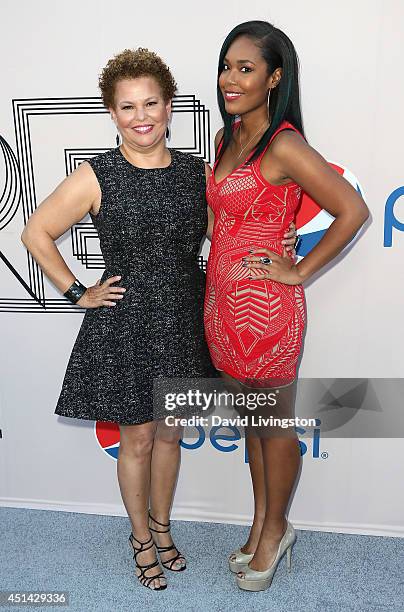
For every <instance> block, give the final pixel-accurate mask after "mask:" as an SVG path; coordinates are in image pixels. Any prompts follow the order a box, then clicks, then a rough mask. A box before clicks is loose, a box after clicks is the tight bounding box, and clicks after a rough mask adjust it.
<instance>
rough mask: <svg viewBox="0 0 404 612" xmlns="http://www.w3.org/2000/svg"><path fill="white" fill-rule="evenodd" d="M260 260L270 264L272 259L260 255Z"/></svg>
mask: <svg viewBox="0 0 404 612" xmlns="http://www.w3.org/2000/svg"><path fill="white" fill-rule="evenodd" d="M260 262H261V263H262V264H265V265H270V264H271V263H272V259H270V258H269V257H260Z"/></svg>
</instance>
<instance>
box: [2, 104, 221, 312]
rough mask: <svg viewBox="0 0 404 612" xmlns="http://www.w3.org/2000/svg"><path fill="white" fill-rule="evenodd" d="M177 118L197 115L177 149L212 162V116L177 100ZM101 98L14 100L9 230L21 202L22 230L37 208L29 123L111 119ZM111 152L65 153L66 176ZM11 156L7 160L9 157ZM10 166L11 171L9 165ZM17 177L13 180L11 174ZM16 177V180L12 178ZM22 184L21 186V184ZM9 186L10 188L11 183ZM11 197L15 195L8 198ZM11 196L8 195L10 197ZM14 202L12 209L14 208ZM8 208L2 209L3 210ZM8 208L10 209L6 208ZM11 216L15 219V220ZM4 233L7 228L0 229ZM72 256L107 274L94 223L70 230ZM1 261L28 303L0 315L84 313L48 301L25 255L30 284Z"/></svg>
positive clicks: (6, 305) (6, 200)
mask: <svg viewBox="0 0 404 612" xmlns="http://www.w3.org/2000/svg"><path fill="white" fill-rule="evenodd" d="M172 110H173V113H192V115H193V141H192V143H191V146H177V147H176V148H177V149H179V150H181V151H187V152H189V153H192V154H193V155H195V156H197V157H202V158H203V159H205V161H207V162H210V159H211V158H210V147H209V143H210V113H209V110H208V109H206V107H205V105H203V104H201V102H200V101H199V100H197V99H196V97H195V96H194V95H180V96H176V97H175V98H174V99H173V103H172ZM107 112H108V111H107V110H106V109H105V108H104V106H103V104H102V101H101V98H98V97H74V98H27V99H19V100H13V117H14V128H15V138H16V144H17V156H18V162H17V159H16V157H15V155H14V154H13V151H12V149H11V147H10V146H9V145H8V144H7V143H6V141H5V140H4V139H2V138H1V136H0V139H1V140H0V146H1V147H2V149H3V154H4V157H5V159H7V161H6V168H7V169H8V170H7V171H8V174H7V171H6V187H5V189H4V192H3V195H2V196H1V198H0V215H1V213H2V211H3V209H6V216H5V217H4V218H5V219H7V221H6V223H5V224H6V225H7V224H8V223H9V222H10V221H11V220H12V218H13V217H14V216H15V214H16V212H17V209H18V205H19V203H20V201H22V213H23V219H24V224H26V223H27V220H28V218H29V216H30V215H31V214H32V213H33V212H34V210H35V209H36V207H37V197H36V189H35V175H34V163H33V153H32V143H31V131H30V118H31V117H33V116H38V115H39V116H46V115H85V114H107ZM104 150H107V149H66V150H65V151H64V153H65V170H66V175H68V174H70V172H72V171H73V170H74V169H75V168H76V167H77V166H78V165H79V164H80V163H81V162H82V161H84V160H86V159H89V158H90V157H93V156H94V155H97V154H98V153H100V152H102V151H104ZM6 156H7V157H6ZM7 164H8V165H7ZM12 171H13V174H11V173H12ZM11 177H14V178H11ZM17 179H18V180H17ZM7 181H8V182H7ZM9 191H10V194H13V196H12V197H11V195H10V194H9ZM8 194H9V195H8ZM10 198H11V205H10ZM3 204H4V205H3ZM7 206H8V208H7ZM11 215H12V216H11ZM2 219H3V217H2V216H0V230H1V229H2V228H3V227H5V225H3V226H2V225H1V220H2ZM70 234H71V244H72V255H73V256H74V257H75V258H76V259H77V260H78V261H80V262H81V263H82V264H83V266H84V267H85V268H87V269H103V268H104V261H103V257H102V254H101V253H100V252H97V251H95V250H94V249H93V248H91V247H93V246H95V241H94V239H97V242H98V235H97V231H96V230H95V228H94V226H93V224H92V223H88V222H85V221H83V222H80V223H78V224H76V225H75V226H73V227H72V228H71V230H70ZM0 259H1V260H2V261H3V263H5V264H6V266H7V267H8V268H9V270H10V271H11V272H12V273H13V274H14V276H15V277H16V278H17V280H18V281H19V282H20V283H21V285H22V286H23V287H24V289H25V290H26V291H27V293H28V295H29V296H30V297H28V298H26V299H19V298H0V311H5V312H82V311H83V309H82V308H80V307H77V306H74V305H73V304H70V302H68V301H67V300H66V299H65V298H63V297H61V298H60V299H51V298H47V297H46V295H45V285H44V277H43V273H42V270H41V269H40V267H39V266H38V264H37V263H36V261H35V260H34V259H33V257H32V256H31V254H30V253H28V252H27V263H28V284H27V283H26V282H25V281H24V279H23V278H22V277H21V276H20V274H19V273H18V272H17V270H16V269H15V268H14V267H13V266H12V264H11V262H10V261H9V260H8V259H7V258H6V257H5V255H4V254H2V253H0ZM199 263H200V266H201V268H202V269H204V270H205V269H206V261H205V260H204V259H203V257H202V256H200V257H199Z"/></svg>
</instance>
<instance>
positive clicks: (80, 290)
mask: <svg viewBox="0 0 404 612" xmlns="http://www.w3.org/2000/svg"><path fill="white" fill-rule="evenodd" d="M86 291H87V287H85V286H84V285H82V284H81V282H80V281H79V280H77V278H76V280H75V281H74V283H73V285H72V286H71V287H69V289H68V290H67V291H66V293H64V294H63V295H64V296H65V297H66V298H67V299H68V300H70V301H71V302H72V304H77V302H78V301H79V299H80V298H81V296H82V295H83V294H84V293H85V292H86Z"/></svg>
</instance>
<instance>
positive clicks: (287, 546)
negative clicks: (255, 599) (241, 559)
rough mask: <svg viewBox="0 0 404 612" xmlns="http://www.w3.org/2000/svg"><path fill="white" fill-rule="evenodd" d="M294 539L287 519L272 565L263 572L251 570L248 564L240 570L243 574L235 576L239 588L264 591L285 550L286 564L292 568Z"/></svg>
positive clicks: (294, 535)
mask: <svg viewBox="0 0 404 612" xmlns="http://www.w3.org/2000/svg"><path fill="white" fill-rule="evenodd" d="M295 541H296V533H295V530H294V529H293V525H292V524H291V523H289V521H287V527H286V531H285V533H284V534H283V537H282V539H281V541H280V542H279V546H278V551H277V553H276V557H275V559H274V560H273V563H272V565H271V566H270V567H269V568H268V569H266V570H264V571H263V572H259V571H257V570H253V569H251V568H250V567H248V566H247V568H246V569H245V570H241V571H242V572H244V576H243V577H241V576H237V584H238V586H239V587H240V589H244V590H245V591H264V590H265V589H267V588H268V587H269V586H270V585H271V582H272V578H273V576H274V574H275V571H276V568H277V567H278V563H279V561H280V560H281V559H282V557H283V555H284V554H285V552H286V553H287V566H288V570H289V571H290V570H291V568H292V547H293V544H294V543H295Z"/></svg>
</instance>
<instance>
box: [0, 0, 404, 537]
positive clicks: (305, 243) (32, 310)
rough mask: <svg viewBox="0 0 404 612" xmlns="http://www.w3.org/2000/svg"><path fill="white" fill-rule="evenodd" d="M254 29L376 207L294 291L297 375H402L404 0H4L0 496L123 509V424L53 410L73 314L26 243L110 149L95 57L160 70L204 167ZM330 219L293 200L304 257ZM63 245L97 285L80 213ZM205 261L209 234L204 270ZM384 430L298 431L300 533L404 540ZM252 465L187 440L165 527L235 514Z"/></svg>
mask: <svg viewBox="0 0 404 612" xmlns="http://www.w3.org/2000/svg"><path fill="white" fill-rule="evenodd" d="M250 19H265V20H267V21H270V22H272V23H274V25H276V26H277V27H279V28H281V29H283V30H284V31H285V32H286V33H287V34H288V35H289V36H290V38H291V39H292V41H293V42H294V44H295V47H296V49H297V52H298V55H299V57H300V63H301V93H302V109H303V119H304V126H305V131H306V135H307V138H308V141H309V143H310V144H311V145H312V146H313V147H314V148H316V149H317V150H318V151H319V152H320V153H321V154H322V155H323V156H324V157H325V158H326V159H327V160H328V161H329V163H330V164H332V165H333V167H334V168H335V170H336V171H337V172H340V173H341V174H342V175H343V176H345V178H346V179H347V180H349V181H350V182H351V184H352V185H353V186H354V187H355V189H357V190H358V191H359V192H360V193H362V195H363V197H364V198H365V200H366V202H367V204H368V206H369V208H370V211H371V218H370V219H369V220H368V221H367V223H366V225H365V227H364V228H363V230H362V231H361V232H360V234H359V235H358V236H357V237H356V238H355V240H354V241H353V242H352V243H351V244H350V245H349V246H348V248H346V249H345V251H344V252H343V254H342V255H341V256H339V257H338V258H337V260H336V261H335V262H333V263H332V264H330V265H328V266H327V267H326V269H324V270H322V271H321V273H318V274H317V275H316V277H315V278H313V279H311V280H310V281H309V282H308V283H307V286H306V299H307V309H308V327H307V333H306V337H305V345H304V354H303V358H302V361H301V366H300V377H301V378H326V379H336V380H337V379H340V378H344V379H348V378H353V379H364V380H366V379H368V378H373V379H384V378H401V377H402V376H403V365H404V357H403V351H402V347H403V344H404V332H403V329H404V324H403V314H402V313H403V312H404V288H403V263H402V262H403V260H404V258H403V255H404V176H403V170H402V168H403V166H402V143H403V141H404V123H403V121H402V118H401V113H402V100H403V94H404V85H403V82H402V79H398V78H397V75H398V74H400V68H401V66H402V61H403V59H404V57H403V56H404V52H403V50H402V46H401V44H400V40H399V38H400V37H399V31H398V25H397V24H399V23H402V22H403V19H404V6H403V5H401V4H400V3H398V2H395V1H394V0H387V1H385V2H383V3H381V2H378V1H377V2H376V1H374V2H368V1H365V0H361V1H358V2H355V3H354V4H352V3H350V2H348V0H342V1H341V2H339V3H338V4H337V5H331V4H330V3H324V2H321V1H320V0H307V2H305V3H303V4H302V3H300V2H298V1H297V0H294V1H290V2H288V3H284V2H281V1H278V0H275V1H274V2H271V3H270V4H268V3H267V2H264V1H263V0H252V1H251V2H249V3H248V4H247V5H246V4H245V3H242V2H236V1H232V2H226V3H222V4H218V3H217V2H213V1H212V0H207V1H206V2H204V3H203V4H199V5H197V4H195V3H185V2H181V1H178V2H174V3H171V4H170V5H168V4H167V3H165V2H157V4H156V3H154V4H153V6H150V7H149V6H147V5H142V10H141V11H140V8H139V7H138V6H137V5H136V3H133V2H129V1H128V0H122V1H120V2H117V3H115V4H114V5H113V6H112V5H111V3H109V2H106V0H97V1H96V0H90V1H87V2H84V3H82V2H78V0H71V1H70V2H68V3H63V4H60V3H56V4H55V3H53V2H50V0H40V1H38V2H36V3H31V2H28V1H27V0H25V1H23V2H22V3H21V2H20V3H19V4H18V6H17V5H15V4H13V3H11V2H6V3H3V9H2V26H1V30H2V36H1V39H0V48H1V51H2V53H1V56H0V57H1V60H0V61H1V66H2V68H1V72H2V85H3V87H2V92H3V93H2V96H1V99H0V108H1V123H0V147H1V151H0V180H1V183H0V331H1V338H0V346H1V351H0V368H1V369H0V377H1V387H0V429H1V437H0V505H5V506H15V507H27V508H43V509H56V510H71V511H78V512H90V513H110V514H117V515H124V514H125V510H124V507H123V505H122V502H121V499H120V495H119V489H118V485H117V482H116V458H117V452H118V447H119V430H118V428H117V426H114V425H111V424H106V423H95V422H90V421H78V420H73V419H67V418H62V417H57V416H56V415H54V408H55V404H56V401H57V398H58V394H59V390H60V386H61V383H62V379H63V376H64V372H65V367H66V364H67V361H68V358H69V355H70V351H71V349H72V346H73V343H74V340H75V338H76V335H77V332H78V329H79V327H80V324H81V321H82V317H83V310H82V309H80V308H78V307H75V306H73V305H71V304H70V303H69V302H68V301H67V300H66V299H65V298H64V297H63V296H62V295H60V294H59V292H58V291H57V290H56V289H55V287H54V286H53V285H52V284H51V283H50V282H49V281H48V280H47V278H46V277H45V276H44V275H43V274H42V272H41V270H40V268H39V267H38V265H37V264H36V262H35V260H34V259H33V258H32V257H31V255H29V254H28V253H27V251H26V249H25V248H24V246H23V244H22V243H21V240H20V235H21V232H22V230H23V228H24V225H25V223H26V222H27V219H28V218H29V216H30V215H31V214H32V212H33V211H34V210H35V208H36V207H37V206H38V205H39V203H40V202H41V201H42V200H43V199H44V198H45V197H46V195H48V193H49V192H50V191H52V190H53V189H54V187H55V186H56V185H57V184H58V183H59V182H60V181H61V180H62V179H63V178H64V177H65V176H66V175H68V174H69V173H70V172H72V171H73V170H74V169H75V168H77V166H78V165H79V164H80V163H81V162H82V161H83V160H86V159H89V158H91V157H92V156H94V155H97V154H98V153H100V152H102V151H105V150H108V149H110V148H111V147H114V146H116V137H117V134H116V131H115V128H114V124H113V123H112V121H111V120H110V117H109V114H108V113H107V112H106V110H105V109H104V107H103V105H102V102H101V99H100V97H99V92H98V90H97V82H98V75H99V73H100V71H101V70H102V68H103V66H104V65H105V64H106V62H107V61H108V59H109V58H110V57H112V56H113V55H114V54H116V53H118V52H119V51H121V50H123V49H125V48H136V47H138V46H143V47H147V48H149V49H151V50H154V51H156V52H157V53H158V54H160V55H161V56H162V57H163V58H164V59H165V61H166V62H167V63H168V65H169V66H170V68H171V69H172V71H173V73H174V76H175V78H176V80H177V82H178V84H179V91H178V95H177V96H176V97H175V99H174V102H173V121H172V127H171V139H170V141H169V146H171V147H174V148H178V149H180V150H183V151H188V152H191V153H193V154H194V155H195V156H198V157H201V158H203V159H205V160H206V161H208V162H212V159H213V138H214V135H215V133H216V131H217V130H218V129H219V128H220V127H221V121H220V115H219V112H218V108H217V103H216V70H217V58H218V54H219V50H220V46H221V44H222V42H223V40H224V38H225V36H226V34H227V33H228V32H229V31H230V30H231V29H232V28H233V27H234V26H235V25H236V24H237V23H240V22H242V21H246V20H250ZM331 222H332V217H330V215H328V214H327V213H326V212H325V211H322V210H320V209H319V208H318V207H317V205H316V204H315V203H314V202H312V201H311V200H310V199H309V198H308V197H307V196H306V199H305V205H304V206H303V207H302V210H301V211H300V213H299V217H298V219H297V225H298V227H299V233H300V234H301V235H302V242H301V245H300V248H299V252H298V255H299V256H300V257H304V256H305V255H306V254H307V252H309V251H310V249H311V248H313V246H314V245H315V244H316V242H317V241H318V240H319V239H320V238H321V236H322V235H323V233H324V232H325V231H326V229H327V227H328V226H329V224H330V223H331ZM58 247H59V249H60V251H61V253H62V255H63V257H64V258H65V259H66V261H67V263H68V265H69V267H70V268H71V270H72V271H73V273H74V274H75V275H76V276H77V277H78V278H79V279H80V280H81V281H82V282H83V283H85V284H87V285H92V284H94V283H95V281H96V280H97V279H98V278H100V276H101V274H102V270H103V265H104V263H103V258H102V254H101V252H100V249H99V243H98V236H97V232H96V230H95V228H94V227H93V225H92V222H91V220H90V218H89V217H88V218H84V219H82V220H81V221H80V222H79V223H77V224H76V225H75V226H73V227H72V228H71V230H70V231H68V232H67V233H66V234H65V235H64V236H63V237H61V238H60V239H59V240H58ZM208 252H209V243H207V242H205V243H204V244H203V245H202V249H201V255H200V265H201V266H202V267H204V266H205V265H206V259H207V256H208ZM139 333H141V330H139ZM339 399H341V398H339ZM341 401H342V400H341ZM398 404H399V398H398ZM399 408H400V407H399V405H397V409H399ZM378 409H379V410H382V411H383V405H379V408H378ZM393 412H394V411H393ZM390 414H391V413H390ZM386 418H387V417H386ZM388 418H394V417H391V416H389V417H388ZM388 431H389V433H388V435H389V436H390V437H385V436H384V434H383V436H384V437H379V436H377V435H375V434H374V432H373V433H372V437H369V438H367V437H365V433H363V432H362V433H361V432H359V434H358V435H357V437H355V438H353V437H347V436H346V437H332V436H326V435H325V434H324V432H323V431H322V428H321V423H320V424H319V426H318V427H317V428H316V429H315V430H314V431H313V433H312V434H310V435H307V433H306V432H304V431H300V432H299V435H300V436H301V452H302V459H303V460H302V468H301V473H300V476H299V486H298V487H297V489H296V492H295V495H294V498H293V502H292V505H291V508H290V517H291V519H292V520H293V521H294V523H295V524H296V526H297V527H300V528H308V529H319V530H335V531H341V532H354V533H373V534H385V535H404V523H403V517H404V513H403V512H402V509H403V505H404V494H403V492H402V487H401V486H400V480H401V479H402V469H403V452H402V448H403V443H402V438H400V437H399V436H400V435H402V431H401V430H400V428H399V427H398V428H397V431H396V432H394V426H392V427H390V428H388ZM394 433H396V435H397V436H398V437H394ZM247 463H248V457H247V455H246V449H245V440H244V438H243V436H242V432H241V431H240V430H239V429H237V427H232V428H227V429H226V428H222V429H220V428H219V429H218V428H212V429H211V430H209V431H203V430H195V438H194V439H193V440H184V442H183V454H182V466H181V474H180V478H179V482H178V486H177V493H176V498H175V504H174V509H173V517H174V518H180V519H189V520H202V521H217V522H234V523H248V522H249V521H250V519H251V515H252V495H251V485H250V479H249V470H248V464H247Z"/></svg>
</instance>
